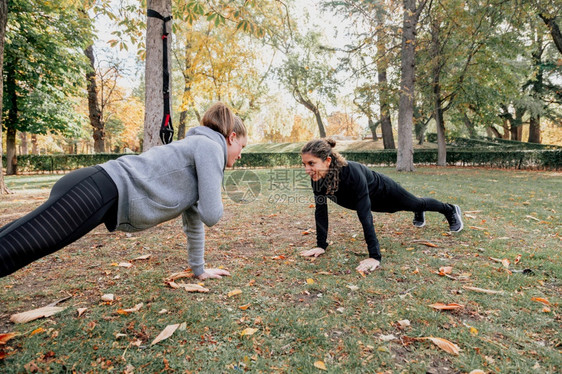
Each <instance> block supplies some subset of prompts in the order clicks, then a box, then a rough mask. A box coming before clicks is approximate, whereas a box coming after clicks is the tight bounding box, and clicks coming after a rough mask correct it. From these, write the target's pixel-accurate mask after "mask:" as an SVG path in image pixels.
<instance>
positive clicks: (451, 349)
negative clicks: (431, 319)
mask: <svg viewBox="0 0 562 374" xmlns="http://www.w3.org/2000/svg"><path fill="white" fill-rule="evenodd" d="M417 339H418V340H430V341H431V342H432V343H433V344H435V345H436V346H438V347H439V348H441V349H442V350H444V351H445V352H447V353H450V354H453V355H455V356H458V355H459V352H460V351H461V349H460V348H459V347H458V345H456V344H455V343H452V342H450V341H448V340H447V339H443V338H434V337H432V336H428V337H423V338H417Z"/></svg>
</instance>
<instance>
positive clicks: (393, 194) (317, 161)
mask: <svg viewBox="0 0 562 374" xmlns="http://www.w3.org/2000/svg"><path fill="white" fill-rule="evenodd" d="M335 145H336V142H335V141H334V140H332V139H317V140H311V141H310V142H308V143H307V144H306V145H305V146H304V147H303V148H302V150H301V157H302V163H303V165H304V167H305V170H306V173H307V174H308V175H309V176H310V178H311V179H312V181H311V182H312V189H313V191H314V200H315V203H316V210H315V213H314V217H315V219H316V240H317V243H316V245H317V247H316V248H313V249H310V250H306V251H303V252H301V255H302V256H306V257H311V256H315V257H318V256H319V255H321V254H323V253H324V252H325V250H326V248H327V247H328V243H327V241H326V238H327V236H328V205H327V199H330V200H332V201H333V202H335V203H336V204H338V205H341V206H343V207H345V208H348V209H352V210H355V211H357V216H358V217H359V221H360V222H361V225H362V226H363V234H364V236H365V242H366V243H367V248H368V250H369V258H368V259H365V260H363V261H361V263H360V264H359V266H358V267H357V270H358V271H360V272H369V271H372V270H375V269H376V268H377V267H378V266H379V265H380V261H381V252H380V247H379V241H378V239H377V235H376V234H375V228H374V226H373V216H372V214H371V211H373V212H385V213H394V212H398V211H401V210H403V211H410V212H414V221H413V223H414V226H417V227H423V226H424V225H425V214H424V212H426V211H431V212H439V213H441V214H443V215H444V216H445V218H446V219H447V221H448V222H449V229H450V231H452V232H458V231H461V230H462V228H463V223H462V218H461V210H460V208H459V206H458V205H451V204H445V203H442V202H440V201H438V200H435V199H432V198H427V197H423V198H418V197H416V196H414V195H412V194H411V193H410V192H408V191H406V190H405V189H404V188H403V187H401V186H400V185H399V184H398V183H396V182H395V181H393V180H392V179H390V178H389V177H387V176H385V175H383V174H380V173H377V172H375V171H372V170H370V169H369V168H367V167H366V166H365V165H362V164H360V163H357V162H353V161H346V160H345V159H344V158H343V157H342V156H341V155H340V154H339V153H337V152H335V151H334V150H333V148H334V147H335Z"/></svg>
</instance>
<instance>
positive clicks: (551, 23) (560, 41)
mask: <svg viewBox="0 0 562 374" xmlns="http://www.w3.org/2000/svg"><path fill="white" fill-rule="evenodd" d="M539 17H541V19H542V20H543V21H544V23H545V24H546V27H547V28H548V31H550V35H551V36H552V40H554V45H555V46H556V48H557V49H558V52H560V53H562V32H560V27H558V24H557V23H556V17H554V16H549V15H548V14H546V13H540V14H539Z"/></svg>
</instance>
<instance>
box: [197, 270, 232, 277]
mask: <svg viewBox="0 0 562 374" xmlns="http://www.w3.org/2000/svg"><path fill="white" fill-rule="evenodd" d="M223 275H230V273H229V272H228V270H224V269H205V272H204V273H203V274H201V275H199V276H198V277H197V278H199V279H200V280H205V279H209V278H216V279H219V278H222V276H223Z"/></svg>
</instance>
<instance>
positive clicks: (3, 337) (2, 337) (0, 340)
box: [0, 332, 17, 345]
mask: <svg viewBox="0 0 562 374" xmlns="http://www.w3.org/2000/svg"><path fill="white" fill-rule="evenodd" d="M16 336H17V334H15V333H13V332H9V333H7V334H0V345H5V344H6V343H7V342H8V340H11V339H13V338H15V337H16Z"/></svg>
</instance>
